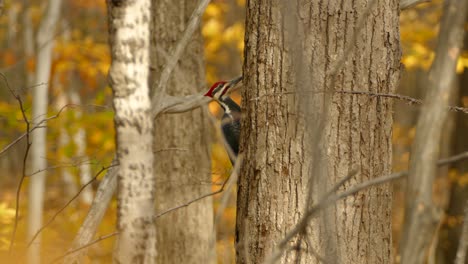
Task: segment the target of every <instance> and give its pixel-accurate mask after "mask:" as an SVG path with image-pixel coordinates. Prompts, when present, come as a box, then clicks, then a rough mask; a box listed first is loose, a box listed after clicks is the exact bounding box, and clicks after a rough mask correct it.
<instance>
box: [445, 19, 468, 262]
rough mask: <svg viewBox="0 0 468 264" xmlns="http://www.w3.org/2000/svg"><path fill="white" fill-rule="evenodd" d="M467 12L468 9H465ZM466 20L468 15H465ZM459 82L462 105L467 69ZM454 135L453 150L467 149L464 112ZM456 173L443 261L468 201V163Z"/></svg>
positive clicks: (452, 251)
mask: <svg viewBox="0 0 468 264" xmlns="http://www.w3.org/2000/svg"><path fill="white" fill-rule="evenodd" d="M467 12H468V10H467ZM466 17H467V18H466V21H467V22H468V15H466ZM463 49H464V50H468V34H465V40H464V48H463ZM457 83H458V84H459V88H460V91H459V94H460V95H459V100H458V101H457V102H456V103H455V105H464V103H463V99H464V98H468V71H467V70H466V68H465V71H464V72H463V74H462V75H461V76H459V80H458V82H457ZM455 126H456V128H455V135H454V144H453V152H454V153H461V152H463V151H466V150H467V149H468V137H467V136H466V135H468V119H467V118H466V114H465V113H457V117H456V124H455ZM454 169H456V172H457V175H456V178H455V179H453V180H452V186H451V194H450V201H449V206H448V209H447V216H446V218H447V219H446V221H444V225H443V229H442V231H441V233H440V237H441V241H439V248H440V250H441V253H442V254H443V258H444V260H445V263H453V262H454V260H455V255H456V251H457V247H458V242H459V240H460V234H461V230H462V221H461V220H462V217H463V213H464V212H463V210H464V205H465V203H466V201H468V185H466V184H463V180H462V179H463V177H466V176H464V175H466V173H467V172H468V163H467V162H460V163H457V164H456V165H455V166H454ZM466 263H468V259H467V260H466Z"/></svg>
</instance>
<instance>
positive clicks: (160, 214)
mask: <svg viewBox="0 0 468 264" xmlns="http://www.w3.org/2000/svg"><path fill="white" fill-rule="evenodd" d="M238 160H239V162H238V164H239V165H238V166H236V167H237V168H236V169H234V170H233V172H232V173H231V175H230V176H229V177H228V178H227V179H226V180H225V181H224V183H223V185H222V186H221V187H220V188H219V189H218V190H217V191H214V192H211V193H209V194H205V195H202V196H200V197H198V198H196V199H193V200H191V201H188V202H186V203H184V204H182V205H179V206H176V207H173V208H170V209H167V210H165V211H163V212H161V213H159V214H157V215H155V216H153V217H152V219H151V221H155V220H156V219H158V218H159V217H161V216H163V215H165V214H168V213H170V212H172V211H175V210H177V209H180V208H183V207H187V206H189V205H191V204H192V203H195V202H197V201H200V200H202V199H204V198H207V197H210V196H213V195H216V194H218V193H221V192H223V191H224V188H225V186H226V185H227V183H228V182H229V179H230V178H231V177H232V175H234V174H237V171H238V168H239V167H240V163H241V162H242V158H241V157H240V156H239V158H238ZM118 234H119V232H118V231H116V232H114V233H111V234H108V235H105V236H101V237H99V238H98V239H96V240H93V241H92V242H90V243H87V244H85V245H82V246H80V247H78V248H76V249H73V250H70V251H68V252H67V253H65V254H63V255H61V256H60V257H57V258H56V259H55V260H53V261H52V263H55V262H57V261H58V260H60V259H62V258H65V257H67V256H69V255H71V254H74V253H76V252H78V251H80V250H83V249H85V248H88V247H90V246H92V245H94V244H96V243H98V242H100V241H102V240H104V239H107V238H111V237H113V236H116V235H118Z"/></svg>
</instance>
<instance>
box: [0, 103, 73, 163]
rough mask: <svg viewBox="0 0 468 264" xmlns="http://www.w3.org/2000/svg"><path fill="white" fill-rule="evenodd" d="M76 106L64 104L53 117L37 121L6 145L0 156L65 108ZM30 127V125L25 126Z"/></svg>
mask: <svg viewBox="0 0 468 264" xmlns="http://www.w3.org/2000/svg"><path fill="white" fill-rule="evenodd" d="M74 106H76V105H74V104H66V105H64V106H63V107H62V108H60V110H59V111H58V112H57V113H56V114H55V115H53V116H50V117H48V118H44V119H42V120H41V121H39V122H38V123H37V124H36V125H34V126H33V127H32V128H30V129H29V130H28V131H27V132H25V133H23V134H22V135H21V136H19V137H18V138H16V139H15V140H13V141H12V142H11V143H10V144H8V145H7V146H5V147H4V148H3V149H2V150H1V151H0V155H2V154H3V153H4V152H5V151H7V150H8V149H9V148H11V147H12V146H13V145H15V144H16V143H18V142H19V141H20V140H21V139H23V138H24V137H27V136H29V134H30V133H31V132H33V131H34V130H36V129H38V128H43V127H44V126H43V124H44V123H46V122H47V121H49V120H52V119H55V118H58V117H59V116H60V114H61V113H62V112H63V111H64V110H65V109H66V108H67V107H74ZM27 125H29V126H30V124H27Z"/></svg>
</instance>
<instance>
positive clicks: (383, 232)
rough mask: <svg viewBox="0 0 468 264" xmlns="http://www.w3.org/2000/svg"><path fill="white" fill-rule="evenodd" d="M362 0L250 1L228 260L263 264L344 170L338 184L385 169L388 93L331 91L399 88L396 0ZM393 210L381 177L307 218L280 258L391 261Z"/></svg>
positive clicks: (387, 167)
mask: <svg viewBox="0 0 468 264" xmlns="http://www.w3.org/2000/svg"><path fill="white" fill-rule="evenodd" d="M371 3H372V1H365V0H359V1H344V2H343V1H338V0H330V1H319V2H317V1H307V0H295V1H291V2H288V3H287V4H285V3H283V2H282V1H278V0H276V1H248V4H247V18H246V40H245V62H244V89H243V91H242V97H243V99H242V102H243V105H242V108H243V113H244V117H243V119H242V135H241V155H243V160H244V164H243V165H242V169H241V173H240V178H239V191H238V203H237V209H238V211H237V227H236V233H237V236H236V243H237V244H236V249H237V263H239V264H240V263H262V262H263V261H264V260H265V259H266V258H268V256H269V255H270V254H271V253H272V251H273V250H274V248H275V245H276V243H277V242H278V241H279V240H281V239H282V238H283V237H284V235H285V234H286V232H287V231H289V230H290V229H291V228H293V227H294V225H295V224H296V223H297V222H298V220H299V219H300V218H301V217H302V216H303V215H304V213H305V210H306V208H308V207H310V205H311V203H315V202H317V201H318V199H319V197H320V194H321V193H323V192H324V190H327V189H330V188H331V186H333V185H334V184H335V183H337V182H338V181H340V180H341V179H343V178H344V177H345V176H346V175H347V174H348V173H349V172H350V171H351V170H352V169H354V168H357V169H358V170H359V173H358V175H357V176H356V177H355V178H354V179H352V180H351V181H350V183H347V184H346V185H345V186H344V187H343V188H344V189H348V188H350V187H351V186H352V184H354V183H356V182H361V181H365V180H368V179H372V178H375V177H377V176H381V175H386V174H389V173H390V172H391V153H392V151H391V127H392V102H391V101H390V99H385V98H377V97H369V96H362V95H351V94H346V93H338V92H335V91H340V90H348V91H363V92H379V93H392V92H394V91H395V89H396V87H397V85H398V82H399V71H400V46H399V20H398V19H399V18H398V12H399V11H398V1H396V0H384V1H378V2H375V4H374V5H373V6H371V7H370V10H369V12H367V11H368V9H369V8H368V5H371ZM360 19H364V20H363V24H362V27H361V28H358V24H359V22H358V21H360ZM355 34H356V35H355ZM348 47H350V49H349V50H348ZM342 58H344V60H342ZM341 60H342V61H341ZM336 70H337V71H336ZM335 72H336V74H334V73H335ZM325 91H326V92H325ZM322 118H325V121H324V122H323V124H324V126H323V128H320V129H319V130H317V129H316V126H318V125H319V124H321V122H315V121H317V120H322ZM314 130H317V131H318V132H319V133H313V131H314ZM320 133H323V134H321V136H320V137H319V136H318V135H319V134H320ZM317 138H321V139H322V141H321V142H317V141H318V140H317ZM313 142H316V143H317V144H313ZM319 152H320V153H322V154H321V155H316V154H315V153H319ZM313 159H315V160H313ZM319 174H320V175H322V176H321V178H320V179H318V178H319ZM311 181H312V182H311ZM317 182H318V183H319V184H320V185H317V184H316V183H317ZM309 183H313V184H315V185H311V190H309V188H308V184H309ZM343 188H342V189H343ZM342 189H341V190H342ZM309 191H312V193H311V194H310V197H311V200H308V195H309V194H308V192H309ZM390 213H391V188H390V185H389V184H386V185H381V186H377V187H373V188H371V189H369V190H366V191H362V192H360V193H358V194H356V195H354V196H351V197H348V198H346V199H345V200H344V201H340V202H338V203H336V204H335V205H334V206H332V208H331V209H329V210H328V211H327V212H326V214H325V215H323V216H322V217H321V218H319V219H314V220H313V222H312V225H310V226H309V228H308V229H307V234H306V235H305V236H304V238H305V239H303V240H302V242H301V243H300V244H299V246H300V247H299V248H297V247H296V246H297V244H295V243H289V244H288V245H289V246H291V247H293V248H292V249H291V247H289V249H288V250H287V252H286V253H284V254H282V256H281V261H280V263H320V262H321V260H323V259H325V260H326V261H327V263H392V254H391V251H392V248H391V246H392V245H391V223H390ZM324 219H325V220H326V222H325V221H323V220H324ZM294 241H296V242H297V238H295V239H294Z"/></svg>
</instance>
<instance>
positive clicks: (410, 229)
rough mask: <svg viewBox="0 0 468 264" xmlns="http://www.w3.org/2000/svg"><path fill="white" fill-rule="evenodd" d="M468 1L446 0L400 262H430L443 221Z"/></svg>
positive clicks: (414, 157) (415, 153)
mask: <svg viewBox="0 0 468 264" xmlns="http://www.w3.org/2000/svg"><path fill="white" fill-rule="evenodd" d="M467 6H468V1H467V0H462V1H459V0H446V1H445V5H444V14H443V17H442V20H441V26H440V34H439V38H438V39H439V42H438V47H437V49H436V57H435V58H434V62H433V64H432V66H431V69H430V71H429V74H428V79H427V85H426V87H427V93H426V96H425V99H424V100H425V102H424V105H423V107H422V108H421V115H420V117H419V118H418V123H417V126H416V136H415V141H414V144H413V147H412V149H411V159H410V166H409V173H408V184H407V194H406V195H407V196H406V203H405V225H404V227H403V234H402V240H401V243H400V251H401V262H402V263H404V264H412V263H425V262H426V261H427V256H428V251H429V247H430V245H431V242H432V241H433V240H434V239H436V238H437V236H435V234H436V231H437V228H438V226H439V222H440V218H441V214H442V210H441V208H440V207H439V206H437V205H436V204H435V203H434V201H433V187H434V181H435V177H436V173H437V167H436V162H437V160H438V159H439V155H440V153H441V148H440V142H441V139H442V131H444V129H445V127H444V125H446V120H447V117H448V111H447V109H446V108H447V106H448V104H449V100H450V96H451V95H452V94H453V91H452V90H453V89H454V87H455V86H454V85H453V82H454V80H455V76H456V73H455V67H456V63H457V60H458V56H459V54H460V50H461V48H462V41H463V34H464V30H463V25H464V22H465V14H466V9H467Z"/></svg>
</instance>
